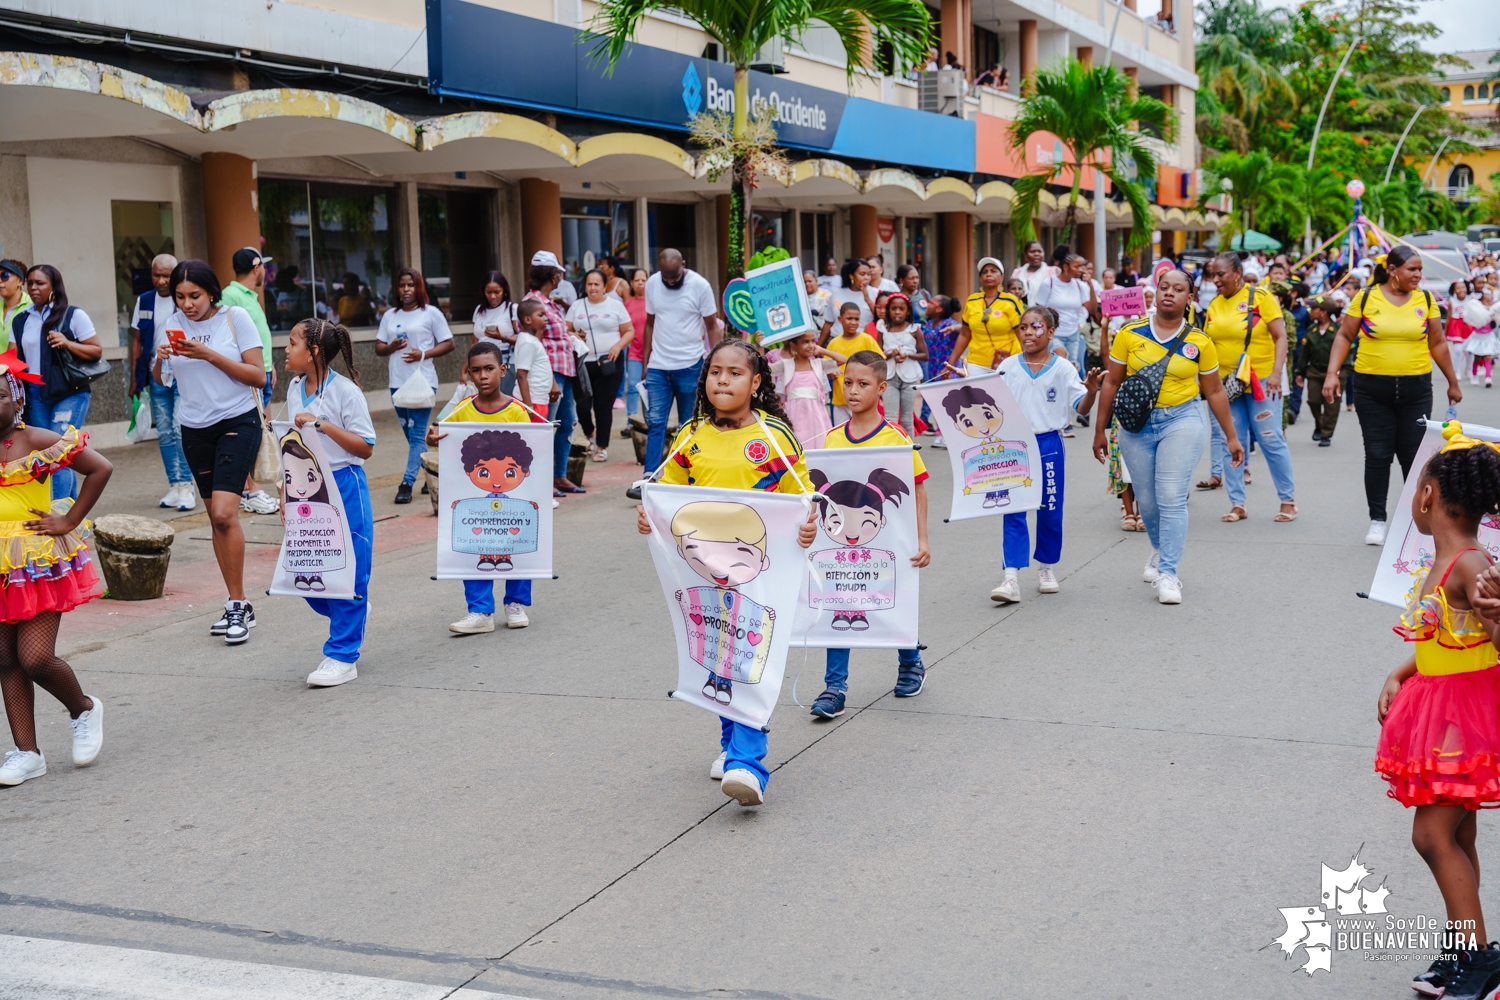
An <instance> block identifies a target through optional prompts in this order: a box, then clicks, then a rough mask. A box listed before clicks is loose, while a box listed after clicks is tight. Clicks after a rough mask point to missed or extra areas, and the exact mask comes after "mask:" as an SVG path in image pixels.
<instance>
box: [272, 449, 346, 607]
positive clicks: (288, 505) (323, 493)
mask: <svg viewBox="0 0 1500 1000" xmlns="http://www.w3.org/2000/svg"><path fill="white" fill-rule="evenodd" d="M281 486H282V496H281V509H282V510H284V511H290V512H291V514H292V516H293V517H298V516H299V515H301V514H302V512H303V511H306V512H307V513H308V514H311V513H312V511H313V509H314V508H310V507H309V506H308V505H310V504H319V505H320V507H321V508H326V510H324V509H318V513H319V514H329V513H332V512H335V511H336V508H335V507H334V506H333V504H331V503H330V502H329V500H328V479H327V477H326V476H324V475H323V470H322V469H321V468H320V467H319V466H318V460H317V458H316V457H315V456H314V455H313V453H312V451H311V449H309V448H308V447H307V442H305V441H303V440H302V434H301V433H300V432H298V431H295V430H293V431H289V432H288V433H287V434H286V436H284V437H283V438H282V439H281ZM302 516H306V515H302ZM292 586H293V587H296V588H297V589H298V590H308V591H312V592H313V593H322V592H323V591H324V590H326V589H327V587H326V586H325V585H324V583H323V574H321V573H312V574H306V575H302V574H298V575H294V576H293V577H292Z"/></svg>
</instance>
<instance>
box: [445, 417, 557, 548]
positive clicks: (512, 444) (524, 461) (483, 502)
mask: <svg viewBox="0 0 1500 1000" xmlns="http://www.w3.org/2000/svg"><path fill="white" fill-rule="evenodd" d="M459 456H460V458H461V459H462V460H463V465H464V474H465V475H466V476H468V477H469V482H471V483H473V484H474V485H475V486H477V487H479V488H480V489H481V490H484V491H485V493H486V494H488V495H487V496H485V497H483V498H482V499H477V500H476V498H472V497H471V498H469V499H467V500H455V501H453V507H454V510H455V511H456V510H457V509H458V507H459V505H460V504H463V505H465V506H466V507H479V508H487V509H485V510H483V511H482V513H481V512H480V511H476V512H475V515H476V516H478V517H482V516H483V515H484V514H489V513H490V512H492V511H494V512H499V513H500V514H501V515H502V517H504V518H505V519H507V520H509V519H510V518H513V517H514V516H515V515H514V512H513V511H509V510H505V509H504V506H505V505H503V504H501V503H500V501H509V502H510V503H511V504H514V503H516V502H517V501H515V500H514V499H513V498H511V497H510V496H509V493H510V491H511V490H514V489H516V488H518V487H519V486H520V485H521V484H522V483H524V482H525V481H526V477H527V476H529V475H531V460H532V454H531V446H530V445H528V444H527V443H526V439H525V438H523V437H522V436H521V435H519V434H517V433H516V432H515V431H477V432H475V433H473V434H470V435H469V436H468V437H467V438H465V439H464V443H463V448H462V449H461V451H460V453H459ZM520 502H523V503H529V504H531V508H532V510H538V509H540V508H538V507H537V505H536V503H535V502H534V501H531V500H525V501H520ZM524 527H526V528H527V529H528V530H527V535H528V539H529V540H530V542H531V545H532V548H531V549H529V550H527V549H522V548H520V547H519V546H517V545H516V544H515V543H512V544H509V545H507V546H506V547H507V548H509V549H510V550H511V552H517V551H535V547H536V542H535V536H536V520H535V518H532V519H531V524H530V525H529V526H524ZM460 528H461V525H460V524H459V518H458V517H455V518H454V520H453V535H454V542H455V544H454V550H455V551H469V552H472V551H473V549H472V548H461V547H460V544H459V531H460ZM472 530H473V531H474V532H475V534H480V533H482V532H483V531H484V529H483V528H481V527H475V528H473V529H472ZM502 530H505V531H509V532H510V533H511V534H512V535H514V536H519V535H520V534H521V530H522V529H521V527H514V528H503V529H502ZM475 568H476V569H479V570H483V571H485V572H501V573H503V572H505V571H506V570H509V569H513V568H514V564H513V563H512V562H511V557H510V555H509V554H493V555H492V554H489V553H479V562H478V564H477V565H476V566H475Z"/></svg>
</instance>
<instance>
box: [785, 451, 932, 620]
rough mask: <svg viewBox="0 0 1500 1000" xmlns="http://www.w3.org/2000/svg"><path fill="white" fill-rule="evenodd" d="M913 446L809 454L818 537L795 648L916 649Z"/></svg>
mask: <svg viewBox="0 0 1500 1000" xmlns="http://www.w3.org/2000/svg"><path fill="white" fill-rule="evenodd" d="M911 454H912V452H911V448H910V447H900V448H820V449H817V450H814V451H809V452H806V453H805V456H804V457H805V458H806V459H807V471H808V473H809V474H810V475H811V476H812V481H813V487H814V488H815V489H816V490H817V491H818V494H819V496H821V497H822V499H817V498H814V500H813V508H814V510H815V511H816V513H817V515H818V539H817V541H815V542H813V545H812V550H811V551H810V552H809V553H808V561H809V562H810V563H811V566H812V574H811V577H810V579H809V581H808V585H807V600H805V601H802V602H801V603H800V604H799V606H798V612H797V628H796V634H795V635H794V636H793V637H792V644H793V645H794V646H818V647H825V648H826V647H834V648H838V649H849V648H894V649H911V648H912V647H914V646H916V644H917V608H918V607H919V604H918V601H917V581H918V580H919V579H920V577H921V573H920V572H919V571H918V570H917V569H916V568H915V567H913V566H912V564H911V558H912V556H914V555H916V554H917V505H916V494H915V492H914V485H913V482H912V478H913V475H912V460H911Z"/></svg>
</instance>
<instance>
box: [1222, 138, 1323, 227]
mask: <svg viewBox="0 0 1500 1000" xmlns="http://www.w3.org/2000/svg"><path fill="white" fill-rule="evenodd" d="M1297 172H1298V171H1297V170H1296V169H1295V168H1293V167H1291V166H1288V165H1287V164H1285V163H1277V162H1275V161H1274V160H1272V159H1271V158H1270V157H1269V156H1267V155H1266V154H1265V153H1264V152H1262V151H1261V150H1258V149H1257V150H1255V151H1253V152H1250V153H1220V154H1219V155H1218V156H1216V157H1214V158H1213V159H1212V160H1209V161H1208V162H1207V163H1206V164H1204V166H1203V173H1204V179H1203V190H1202V191H1201V192H1200V194H1199V197H1200V199H1201V200H1203V201H1205V202H1206V201H1207V200H1208V199H1210V198H1214V197H1217V196H1218V194H1219V192H1221V191H1228V192H1229V195H1230V197H1231V198H1233V199H1234V209H1235V212H1234V214H1233V215H1231V216H1230V221H1229V222H1228V223H1226V224H1225V225H1224V226H1222V227H1221V228H1220V230H1219V234H1220V236H1221V237H1232V236H1234V235H1235V234H1236V233H1247V232H1249V231H1250V230H1252V229H1254V228H1255V222H1256V217H1257V216H1262V217H1269V218H1271V219H1275V218H1276V217H1277V216H1278V214H1286V213H1288V212H1290V211H1291V210H1290V209H1289V208H1288V205H1289V204H1290V203H1291V202H1292V200H1293V197H1294V184H1295V181H1294V180H1293V177H1294V175H1295V174H1296V173H1297ZM1225 181H1228V182H1229V183H1228V184H1225V183H1224V182H1225ZM1298 218H1299V219H1300V218H1301V216H1298ZM1262 224H1264V223H1262Z"/></svg>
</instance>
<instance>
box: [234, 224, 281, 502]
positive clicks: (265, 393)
mask: <svg viewBox="0 0 1500 1000" xmlns="http://www.w3.org/2000/svg"><path fill="white" fill-rule="evenodd" d="M270 260H271V258H270V257H265V256H262V255H261V252H260V251H259V250H257V249H255V248H254V247H245V248H243V249H240V250H236V251H235V252H234V257H233V259H232V261H231V266H232V267H233V268H234V280H233V281H231V282H230V283H229V284H227V285H225V286H224V292H223V300H224V304H225V305H226V306H239V307H240V308H241V309H243V310H245V312H246V313H248V314H249V316H250V321H251V322H252V323H254V324H255V329H256V331H257V332H258V333H259V334H260V346H261V353H262V355H263V356H264V358H265V366H266V383H265V385H264V386H263V387H262V389H261V397H260V405H261V408H262V409H264V408H265V407H267V406H269V405H271V394H272V393H273V392H275V390H276V366H275V364H274V363H273V357H272V352H271V326H270V324H269V323H267V322H266V311H265V310H264V309H262V308H261V305H260V289H262V288H264V287H265V283H266V263H267V262H269V261H270ZM280 507H281V502H280V501H279V500H277V499H276V498H275V497H273V496H271V495H270V494H269V493H267V492H266V491H265V490H263V489H261V488H260V487H259V486H258V485H256V482H255V480H254V479H252V478H251V477H250V476H246V477H245V488H244V490H243V491H242V493H241V499H240V510H242V511H244V512H245V513H247V514H274V513H276V511H277V510H279V509H280Z"/></svg>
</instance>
